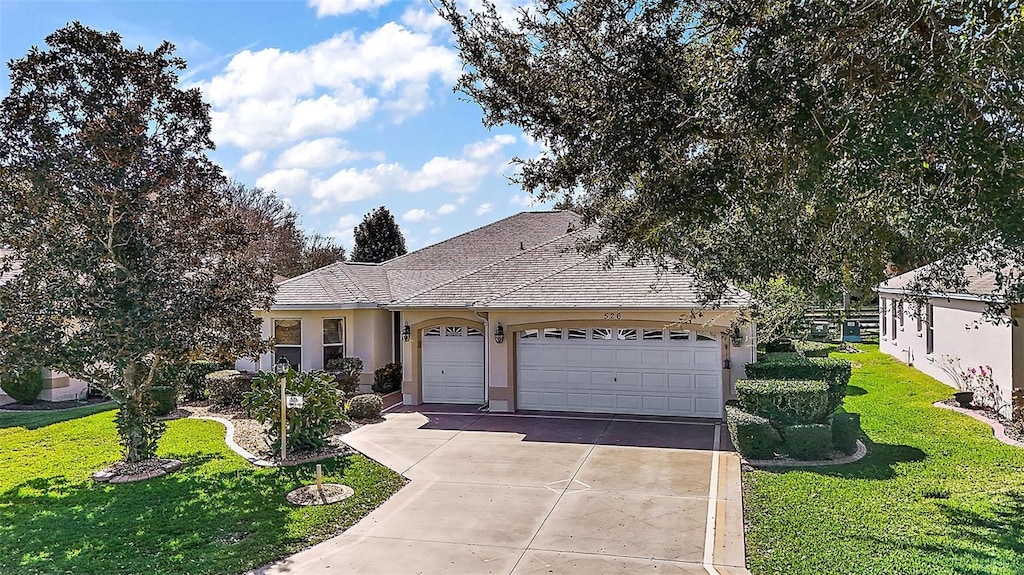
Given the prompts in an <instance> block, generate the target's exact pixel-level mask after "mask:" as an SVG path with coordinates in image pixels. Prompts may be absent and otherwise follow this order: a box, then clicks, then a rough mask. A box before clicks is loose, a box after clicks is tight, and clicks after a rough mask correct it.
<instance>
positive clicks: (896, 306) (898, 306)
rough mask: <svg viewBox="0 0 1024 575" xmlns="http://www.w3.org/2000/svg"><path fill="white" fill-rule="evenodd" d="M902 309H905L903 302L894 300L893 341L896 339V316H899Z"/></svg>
mask: <svg viewBox="0 0 1024 575" xmlns="http://www.w3.org/2000/svg"><path fill="white" fill-rule="evenodd" d="M901 311H903V306H902V305H901V302H898V301H894V302H892V340H893V341H896V318H897V316H899V315H900V312H901Z"/></svg>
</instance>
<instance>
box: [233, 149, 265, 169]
mask: <svg viewBox="0 0 1024 575" xmlns="http://www.w3.org/2000/svg"><path fill="white" fill-rule="evenodd" d="M266 157H267V154H266V153H265V152H261V151H260V150H254V151H252V152H249V153H248V154H246V155H244V156H242V159H241V160H238V168H239V169H241V170H245V171H247V172H251V171H253V170H255V169H256V168H258V167H260V164H262V163H263V160H264V159H265V158H266Z"/></svg>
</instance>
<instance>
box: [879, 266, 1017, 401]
mask: <svg viewBox="0 0 1024 575" xmlns="http://www.w3.org/2000/svg"><path fill="white" fill-rule="evenodd" d="M921 269H923V268H918V269H917V270H912V271H910V272H907V273H905V274H902V275H899V276H896V277H894V278H891V279H889V280H888V281H885V282H883V283H881V284H879V285H878V288H877V290H878V296H879V301H878V309H879V348H880V349H881V350H882V351H884V352H885V353H888V354H889V355H891V356H893V357H895V358H897V359H899V360H901V361H903V362H904V363H907V364H909V365H912V366H914V367H916V368H917V369H919V370H921V371H923V372H925V373H927V374H928V375H930V376H932V377H934V378H936V379H938V380H939V381H942V382H945V383H947V384H949V385H951V386H955V382H954V381H953V380H952V378H951V377H950V376H949V375H948V374H947V373H945V371H943V366H944V364H946V363H947V362H949V361H951V360H958V361H959V365H960V367H961V368H962V369H963V370H967V369H969V368H972V367H973V368H977V367H978V366H990V367H991V368H992V374H993V380H994V381H995V383H996V384H997V385H998V386H999V390H1000V393H1001V400H1002V402H1003V405H1005V406H1006V407H1004V408H1003V413H1004V414H1005V415H1010V413H1009V405H1010V403H1011V400H1012V394H1013V389H1015V388H1020V387H1024V327H1022V326H1021V325H1017V326H1014V325H1013V321H1012V320H1016V321H1017V322H1018V323H1019V322H1020V321H1021V320H1022V319H1024V306H1022V305H1019V304H1018V305H1014V306H1011V307H1010V310H1009V313H1008V314H1007V315H1006V316H1004V317H1003V318H1002V321H1000V322H992V321H988V320H986V319H985V318H983V317H982V314H983V313H984V312H985V310H986V307H987V303H986V302H988V301H992V300H993V299H995V300H996V301H998V299H999V296H998V294H997V293H996V292H995V289H996V286H995V276H994V274H992V273H982V272H980V271H979V270H978V269H977V268H975V267H973V266H968V267H966V268H964V276H965V278H966V279H967V288H966V289H965V290H964V293H952V294H947V293H941V294H940V293H935V294H931V296H930V297H929V298H928V301H927V304H924V305H921V306H920V307H918V305H917V304H916V303H913V302H912V301H910V300H909V299H907V297H906V296H907V294H908V292H907V286H909V285H910V284H911V282H912V281H913V280H914V277H915V275H916V274H917V273H919V271H920V270H921Z"/></svg>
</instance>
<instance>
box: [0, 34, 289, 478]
mask: <svg viewBox="0 0 1024 575" xmlns="http://www.w3.org/2000/svg"><path fill="white" fill-rule="evenodd" d="M46 43H47V45H48V48H47V49H39V48H32V49H31V50H30V51H29V53H28V54H27V55H26V56H25V57H23V58H20V59H17V60H13V61H11V62H10V63H9V68H10V77H11V91H10V93H9V94H8V95H7V96H6V97H5V98H4V99H3V102H2V103H0V244H2V245H4V246H6V247H8V248H11V250H12V255H11V257H9V258H6V259H5V260H4V261H0V267H10V266H12V265H13V264H14V262H15V261H17V262H19V265H20V269H21V271H20V273H19V274H18V275H17V276H16V277H15V278H14V279H13V280H11V281H9V282H7V283H6V284H4V285H3V286H0V324H2V326H3V329H0V361H2V362H3V368H4V369H9V370H10V369H26V368H39V367H49V368H53V369H57V370H60V371H63V372H67V373H69V374H71V375H73V376H75V377H79V378H83V379H85V380H88V381H90V382H92V383H94V384H96V385H98V386H100V387H101V388H103V389H105V390H106V391H108V392H109V393H110V395H111V396H112V397H113V398H114V399H115V400H116V401H117V402H118V404H119V405H120V412H119V415H118V417H117V424H118V431H119V433H120V436H121V441H122V444H123V446H124V450H125V458H126V460H128V461H130V462H137V461H140V460H143V459H146V458H149V457H152V456H153V455H154V450H155V443H156V439H157V437H158V436H159V433H160V431H161V426H160V424H159V423H158V422H155V421H154V420H153V419H152V416H151V415H150V412H149V410H148V409H147V403H148V395H147V388H148V387H149V386H150V385H151V384H152V381H153V378H154V375H155V374H156V372H157V370H159V369H160V367H161V365H163V364H164V363H166V362H176V361H181V360H184V359H186V358H188V357H191V356H194V355H195V354H205V355H213V356H221V357H230V356H232V355H235V354H249V353H254V352H255V351H257V350H258V349H259V348H260V347H261V346H262V342H261V341H260V339H259V325H260V320H259V319H258V318H256V316H255V315H254V314H253V313H252V311H251V310H252V309H253V308H266V307H268V306H269V302H270V297H271V296H272V291H273V274H272V266H271V264H270V262H269V261H268V260H267V259H266V258H261V257H252V254H253V253H254V252H253V251H252V250H251V249H250V248H251V244H252V242H253V239H254V238H253V235H252V234H251V233H250V232H249V231H248V230H247V229H246V227H245V226H244V225H243V223H242V222H241V221H240V220H239V219H238V218H236V217H234V215H233V202H232V199H231V197H230V195H229V194H228V193H227V188H226V186H225V185H224V181H223V176H222V175H221V172H220V169H219V168H218V167H217V166H215V165H214V164H213V163H212V162H211V161H210V160H209V159H208V158H207V156H206V151H207V150H208V149H211V148H212V147H213V142H212V141H211V140H210V135H209V134H210V114H209V107H208V105H207V104H205V103H204V102H203V101H202V98H201V96H200V93H199V91H198V90H197V89H189V90H183V89H180V88H178V87H177V83H178V76H177V72H178V71H180V70H183V69H184V68H185V62H184V61H183V60H182V59H180V58H178V57H176V56H174V48H173V46H171V45H170V44H168V43H163V44H162V45H161V46H160V47H158V48H156V49H155V50H153V51H151V52H150V51H146V50H145V49H143V48H141V47H140V48H138V49H135V50H131V49H126V48H124V47H123V46H122V43H121V37H120V36H119V35H118V34H116V33H101V32H98V31H95V30H92V29H89V28H86V27H84V26H82V25H80V24H78V23H74V24H71V25H68V26H67V27H65V28H62V29H60V30H57V31H56V32H54V33H53V34H51V35H50V36H48V37H47V38H46Z"/></svg>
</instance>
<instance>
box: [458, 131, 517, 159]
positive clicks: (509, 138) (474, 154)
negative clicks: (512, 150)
mask: <svg viewBox="0 0 1024 575" xmlns="http://www.w3.org/2000/svg"><path fill="white" fill-rule="evenodd" d="M514 143H516V137H515V136H513V135H511V134H499V135H497V136H493V137H491V138H489V139H486V140H482V141H480V142H474V143H472V144H469V145H467V146H466V147H465V148H463V151H462V154H463V156H466V157H468V158H470V159H473V160H487V159H490V158H493V157H494V156H496V155H498V154H500V153H501V151H502V150H503V149H504V148H505V146H510V145H512V144H514Z"/></svg>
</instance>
